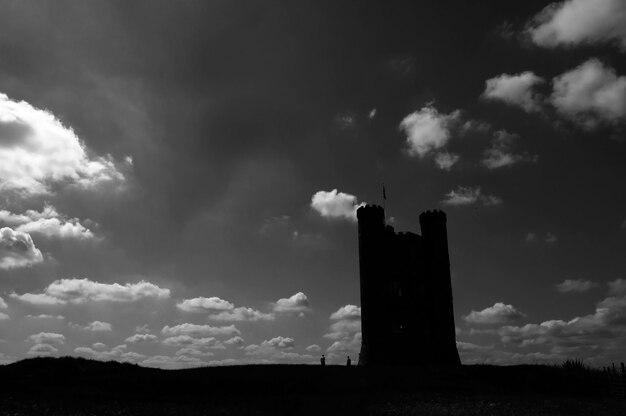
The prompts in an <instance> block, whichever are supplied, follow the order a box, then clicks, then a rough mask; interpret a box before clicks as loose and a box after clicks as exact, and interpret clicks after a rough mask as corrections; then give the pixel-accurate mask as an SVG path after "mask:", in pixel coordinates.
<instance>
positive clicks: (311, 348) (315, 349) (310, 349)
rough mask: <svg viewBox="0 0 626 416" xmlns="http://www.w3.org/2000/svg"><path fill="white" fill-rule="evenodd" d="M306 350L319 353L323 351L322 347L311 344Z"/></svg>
mask: <svg viewBox="0 0 626 416" xmlns="http://www.w3.org/2000/svg"><path fill="white" fill-rule="evenodd" d="M305 350H306V351H308V352H319V351H321V350H322V347H320V346H319V345H317V344H311V345H309V346H308V347H306V348H305Z"/></svg>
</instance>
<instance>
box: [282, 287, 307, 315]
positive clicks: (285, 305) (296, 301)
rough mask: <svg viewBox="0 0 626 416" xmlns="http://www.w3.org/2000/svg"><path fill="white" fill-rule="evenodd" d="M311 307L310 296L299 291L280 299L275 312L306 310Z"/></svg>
mask: <svg viewBox="0 0 626 416" xmlns="http://www.w3.org/2000/svg"><path fill="white" fill-rule="evenodd" d="M309 309H310V308H309V298H307V296H306V295H305V294H304V293H302V292H298V293H296V294H295V295H293V296H291V297H289V298H282V299H278V300H277V301H276V303H275V304H274V312H279V313H280V312H287V313H290V312H305V311H308V310H309Z"/></svg>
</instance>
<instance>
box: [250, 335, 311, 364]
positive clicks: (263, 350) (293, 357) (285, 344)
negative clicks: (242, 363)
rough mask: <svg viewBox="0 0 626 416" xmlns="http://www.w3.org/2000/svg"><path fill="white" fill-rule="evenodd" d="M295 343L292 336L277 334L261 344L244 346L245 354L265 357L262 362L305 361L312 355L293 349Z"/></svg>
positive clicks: (309, 359)
mask: <svg viewBox="0 0 626 416" xmlns="http://www.w3.org/2000/svg"><path fill="white" fill-rule="evenodd" d="M295 345H296V343H295V341H294V340H293V338H288V337H282V336H278V337H275V338H272V339H270V340H265V341H263V342H262V343H261V344H250V345H248V346H246V347H245V348H244V353H245V354H246V355H247V356H253V357H265V360H267V361H263V362H273V361H282V362H285V361H287V362H303V361H304V362H307V361H309V362H310V361H312V360H313V359H314V357H313V356H312V355H310V354H300V353H297V352H295V351H293V349H294V347H295Z"/></svg>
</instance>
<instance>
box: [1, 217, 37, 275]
mask: <svg viewBox="0 0 626 416" xmlns="http://www.w3.org/2000/svg"><path fill="white" fill-rule="evenodd" d="M41 262H43V254H41V251H40V250H39V249H38V248H37V247H35V243H34V242H33V239H32V238H31V236H30V234H28V233H24V232H21V231H15V230H13V229H11V228H8V227H4V228H0V269H4V270H9V269H17V268H20V267H30V266H32V265H34V264H37V263H41Z"/></svg>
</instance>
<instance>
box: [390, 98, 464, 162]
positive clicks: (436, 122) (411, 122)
mask: <svg viewBox="0 0 626 416" xmlns="http://www.w3.org/2000/svg"><path fill="white" fill-rule="evenodd" d="M460 117H461V112H460V111H459V110H456V111H453V112H452V113H450V114H441V113H439V112H438V111H437V109H436V108H435V107H433V106H432V105H428V106H426V107H422V109H421V110H418V111H415V112H413V113H411V114H409V115H407V116H406V117H404V119H403V120H402V121H401V122H400V126H399V127H400V129H401V130H402V131H404V133H405V134H406V144H407V153H408V154H409V155H411V156H418V157H420V158H424V157H425V156H426V155H428V154H429V153H430V152H432V151H434V150H437V149H440V148H442V147H444V146H445V145H446V144H447V143H448V141H449V140H450V136H451V129H452V126H453V125H454V124H456V123H458V122H459V120H460Z"/></svg>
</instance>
